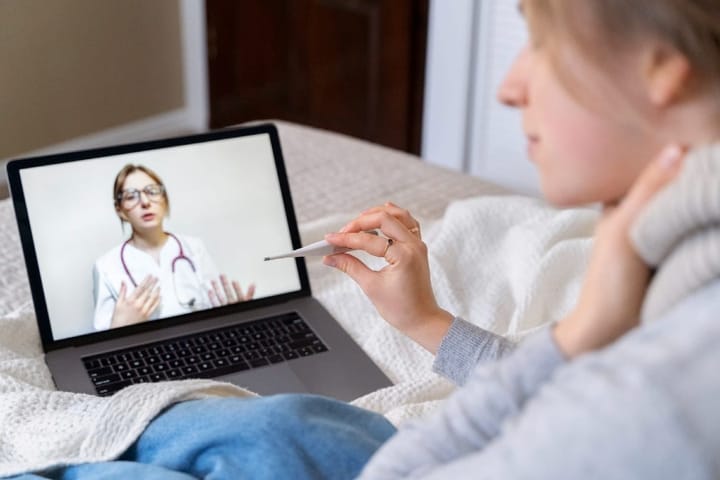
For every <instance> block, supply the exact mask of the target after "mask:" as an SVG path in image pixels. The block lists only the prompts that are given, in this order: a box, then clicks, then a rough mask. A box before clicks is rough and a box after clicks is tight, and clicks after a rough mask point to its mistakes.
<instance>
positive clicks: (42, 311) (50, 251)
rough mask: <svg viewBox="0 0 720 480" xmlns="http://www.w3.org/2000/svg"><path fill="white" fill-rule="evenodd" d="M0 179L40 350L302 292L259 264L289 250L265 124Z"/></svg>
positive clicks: (297, 279) (41, 162) (296, 282)
mask: <svg viewBox="0 0 720 480" xmlns="http://www.w3.org/2000/svg"><path fill="white" fill-rule="evenodd" d="M8 179H9V182H10V190H11V194H12V198H13V203H14V206H15V212H16V216H17V219H18V225H19V232H20V237H21V241H22V245H23V252H24V255H25V261H26V265H27V269H28V276H29V280H30V287H31V290H32V296H33V302H34V305H35V311H36V314H37V319H38V325H39V328H40V333H41V338H42V341H43V346H44V348H45V350H46V351H48V350H53V349H56V348H61V347H64V346H68V345H78V344H85V343H89V342H94V341H98V340H104V339H107V338H115V337H117V336H123V335H128V334H134V333H138V332H140V331H145V330H150V329H155V328H162V327H164V326H167V325H174V324H178V323H182V322H188V321H202V320H203V319H206V318H210V317H214V316H216V315H218V314H224V313H228V312H232V311H241V310H245V309H251V308H255V307H258V306H265V305H268V304H271V303H275V302H280V301H285V300H287V299H289V298H295V297H299V296H306V295H310V287H309V283H308V279H307V272H306V268H305V263H304V261H303V260H302V259H287V260H279V261H275V262H264V261H263V258H264V257H266V256H268V255H272V254H275V253H280V252H284V251H288V250H291V249H293V248H297V247H299V246H300V240H299V235H298V231H297V224H296V221H295V216H294V212H293V207H292V201H291V198H290V192H289V187H288V182H287V177H286V174H285V168H284V164H283V159H282V153H281V150H280V143H279V141H278V136H277V131H276V129H275V127H274V126H272V125H259V126H253V127H246V128H236V129H228V130H222V131H217V132H211V133H207V134H201V135H193V136H188V137H182V138H174V139H168V140H162V141H153V142H144V143H138V144H133V145H124V146H117V147H110V148H103V149H96V150H88V151H82V152H71V153H65V154H60V155H51V156H44V157H36V158H30V159H21V160H14V161H12V162H10V163H9V164H8ZM153 241H155V242H157V244H156V245H155V246H154V248H153V247H152V246H150V245H151V244H152V242H153ZM221 275H222V276H223V277H222V278H224V279H226V280H227V282H226V284H225V286H223V282H222V280H221ZM213 284H214V285H213ZM253 290H254V292H253ZM249 293H252V298H247V297H249V295H248V294H249ZM243 297H245V298H243Z"/></svg>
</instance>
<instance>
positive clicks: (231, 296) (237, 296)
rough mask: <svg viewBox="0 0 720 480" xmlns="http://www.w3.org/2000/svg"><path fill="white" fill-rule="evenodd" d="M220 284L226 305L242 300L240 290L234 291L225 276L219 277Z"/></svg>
mask: <svg viewBox="0 0 720 480" xmlns="http://www.w3.org/2000/svg"><path fill="white" fill-rule="evenodd" d="M220 283H221V284H222V288H223V292H224V293H225V298H226V299H227V303H234V302H237V301H240V300H242V299H243V295H242V290H241V291H239V292H238V291H237V290H234V289H233V285H231V284H230V280H228V278H227V276H226V275H224V274H222V275H220Z"/></svg>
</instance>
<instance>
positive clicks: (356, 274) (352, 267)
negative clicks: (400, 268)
mask: <svg viewBox="0 0 720 480" xmlns="http://www.w3.org/2000/svg"><path fill="white" fill-rule="evenodd" d="M323 263H324V264H325V265H327V266H328V267H335V268H337V269H338V270H340V271H342V272H345V273H346V274H347V275H348V276H349V277H350V278H352V279H353V280H355V282H356V283H357V284H358V285H359V286H360V288H362V289H363V291H364V292H365V293H366V294H367V292H368V289H369V288H370V286H371V285H372V283H373V277H374V275H376V274H377V272H375V271H373V270H371V269H370V268H368V267H367V265H365V264H364V263H363V262H361V261H360V260H359V259H357V258H355V257H353V256H352V255H348V254H347V253H339V254H336V255H328V256H326V257H323Z"/></svg>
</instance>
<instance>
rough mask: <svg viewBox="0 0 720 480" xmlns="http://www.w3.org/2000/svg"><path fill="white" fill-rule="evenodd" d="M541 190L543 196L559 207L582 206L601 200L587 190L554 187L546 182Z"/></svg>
mask: <svg viewBox="0 0 720 480" xmlns="http://www.w3.org/2000/svg"><path fill="white" fill-rule="evenodd" d="M541 190H542V194H543V198H545V200H546V201H547V202H548V203H550V204H551V205H553V206H554V207H557V208H572V207H580V206H585V205H588V204H591V203H596V202H598V201H600V200H598V199H597V198H594V197H595V196H594V195H588V193H586V192H585V193H583V192H578V191H572V190H565V189H560V188H553V187H551V186H548V185H545V184H543V185H542V186H541Z"/></svg>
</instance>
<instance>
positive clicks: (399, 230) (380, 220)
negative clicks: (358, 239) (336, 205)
mask: <svg viewBox="0 0 720 480" xmlns="http://www.w3.org/2000/svg"><path fill="white" fill-rule="evenodd" d="M348 226H350V228H347V229H344V231H345V232H359V231H362V230H373V229H378V228H379V229H380V230H381V231H382V232H383V233H384V234H385V235H386V236H388V237H390V238H392V239H394V240H399V241H401V242H409V241H413V240H417V239H418V237H417V235H414V234H413V233H412V232H410V230H409V229H408V227H407V226H406V225H404V224H403V223H402V222H401V221H400V220H398V219H397V218H395V217H394V216H393V215H391V214H390V213H388V212H387V211H377V212H373V213H368V214H366V215H361V216H360V217H358V218H356V219H355V220H353V221H352V222H350V223H349V224H348V225H346V227H348ZM328 241H330V239H328ZM331 243H333V242H331ZM338 246H344V245H339V244H338Z"/></svg>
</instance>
